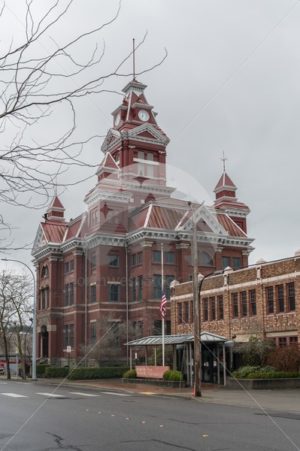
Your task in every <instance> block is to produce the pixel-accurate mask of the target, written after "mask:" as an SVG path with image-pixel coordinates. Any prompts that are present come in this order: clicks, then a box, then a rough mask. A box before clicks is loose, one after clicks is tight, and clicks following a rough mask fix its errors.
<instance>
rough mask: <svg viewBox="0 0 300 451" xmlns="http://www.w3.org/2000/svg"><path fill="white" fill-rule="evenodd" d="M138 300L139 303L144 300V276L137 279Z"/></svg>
mask: <svg viewBox="0 0 300 451" xmlns="http://www.w3.org/2000/svg"><path fill="white" fill-rule="evenodd" d="M137 299H138V301H139V302H141V301H142V300H143V276H138V278H137Z"/></svg>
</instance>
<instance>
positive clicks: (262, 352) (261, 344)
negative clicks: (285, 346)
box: [239, 336, 275, 366]
mask: <svg viewBox="0 0 300 451" xmlns="http://www.w3.org/2000/svg"><path fill="white" fill-rule="evenodd" d="M274 347H275V344H274V342H273V341H271V340H269V339H260V338H258V337H255V336H252V337H250V338H249V341H248V342H246V343H243V344H242V345H241V346H240V347H239V352H240V353H241V354H242V361H243V364H244V365H247V366H264V365H265V364H266V363H267V358H268V356H269V354H270V352H272V351H273V350H274Z"/></svg>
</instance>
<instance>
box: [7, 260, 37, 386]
mask: <svg viewBox="0 0 300 451" xmlns="http://www.w3.org/2000/svg"><path fill="white" fill-rule="evenodd" d="M1 260H2V261H4V262H16V263H20V264H21V265H24V266H26V268H27V269H28V271H29V272H30V274H31V275H32V279H33V320H32V370H31V379H32V380H33V381H35V380H36V283H35V275H34V273H33V271H32V269H31V268H30V267H29V266H28V265H27V264H26V263H24V262H22V261H20V260H15V259H12V258H1Z"/></svg>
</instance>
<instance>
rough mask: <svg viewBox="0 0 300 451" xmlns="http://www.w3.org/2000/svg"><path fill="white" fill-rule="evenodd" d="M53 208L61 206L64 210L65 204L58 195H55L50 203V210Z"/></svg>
mask: <svg viewBox="0 0 300 451" xmlns="http://www.w3.org/2000/svg"><path fill="white" fill-rule="evenodd" d="M51 208H60V209H63V210H64V206H63V204H62V203H61V201H60V200H59V198H58V196H54V197H53V199H52V202H51V204H50V205H49V210H50V209H51Z"/></svg>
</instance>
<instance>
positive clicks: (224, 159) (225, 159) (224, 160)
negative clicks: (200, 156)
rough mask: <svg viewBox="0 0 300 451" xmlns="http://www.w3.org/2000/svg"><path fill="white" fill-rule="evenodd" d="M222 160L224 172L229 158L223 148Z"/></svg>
mask: <svg viewBox="0 0 300 451" xmlns="http://www.w3.org/2000/svg"><path fill="white" fill-rule="evenodd" d="M221 160H222V161H223V172H226V161H227V158H226V157H225V153H224V150H223V158H221Z"/></svg>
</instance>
